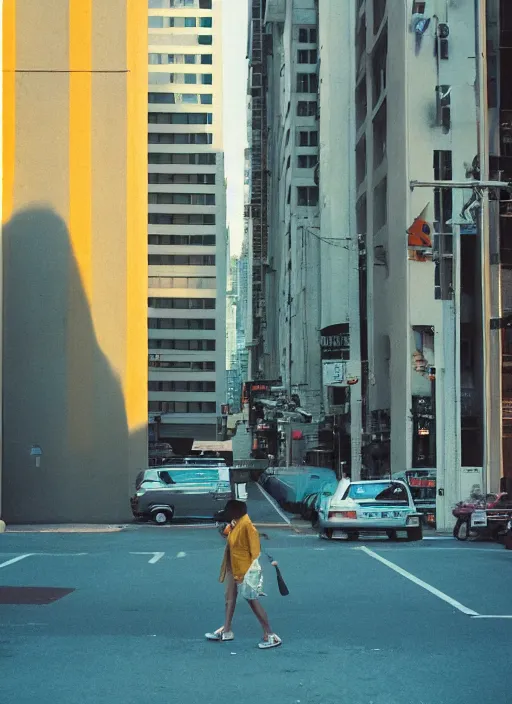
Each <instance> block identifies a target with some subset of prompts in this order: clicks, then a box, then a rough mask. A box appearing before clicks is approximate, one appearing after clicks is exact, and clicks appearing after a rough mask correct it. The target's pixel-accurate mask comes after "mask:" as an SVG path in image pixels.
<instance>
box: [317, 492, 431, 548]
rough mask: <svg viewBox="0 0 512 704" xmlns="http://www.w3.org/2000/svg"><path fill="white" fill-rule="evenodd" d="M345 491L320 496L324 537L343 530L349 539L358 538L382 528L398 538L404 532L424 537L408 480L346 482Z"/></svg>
mask: <svg viewBox="0 0 512 704" xmlns="http://www.w3.org/2000/svg"><path fill="white" fill-rule="evenodd" d="M340 488H341V487H340ZM342 491H343V493H341V492H340V491H336V492H335V493H334V495H332V496H328V495H324V496H322V497H321V498H320V500H319V503H318V507H317V511H318V519H317V525H318V528H319V531H320V536H321V537H324V538H328V539H331V538H333V537H334V536H335V535H336V534H337V533H338V534H339V533H344V534H346V535H347V537H348V539H349V540H357V539H358V538H359V535H360V534H361V533H375V532H382V533H386V534H387V536H388V537H389V538H390V539H396V538H397V536H398V533H400V532H404V533H405V534H406V536H407V538H408V539H409V540H421V539H422V538H423V529H422V524H421V514H420V513H418V511H417V509H416V507H415V505H414V501H413V498H412V494H411V491H410V489H409V487H408V486H407V484H406V483H405V482H403V481H393V480H389V479H382V480H378V481H360V482H346V483H345V486H344V487H343V488H342Z"/></svg>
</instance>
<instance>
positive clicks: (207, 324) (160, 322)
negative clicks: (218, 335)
mask: <svg viewBox="0 0 512 704" xmlns="http://www.w3.org/2000/svg"><path fill="white" fill-rule="evenodd" d="M148 328H149V329H150V330H215V319H214V318H149V319H148Z"/></svg>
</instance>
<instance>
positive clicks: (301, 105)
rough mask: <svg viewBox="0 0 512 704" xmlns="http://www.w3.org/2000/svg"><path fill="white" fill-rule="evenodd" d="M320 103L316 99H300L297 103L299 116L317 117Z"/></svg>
mask: <svg viewBox="0 0 512 704" xmlns="http://www.w3.org/2000/svg"><path fill="white" fill-rule="evenodd" d="M317 111H318V103H317V102H316V100H299V102H298V103H297V116H298V117H316V114H317Z"/></svg>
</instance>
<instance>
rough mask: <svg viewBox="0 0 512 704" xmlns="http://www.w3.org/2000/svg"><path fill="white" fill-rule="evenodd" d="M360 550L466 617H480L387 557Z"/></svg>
mask: <svg viewBox="0 0 512 704" xmlns="http://www.w3.org/2000/svg"><path fill="white" fill-rule="evenodd" d="M359 550H361V552H364V553H365V554H366V555H368V556H369V557H372V558H373V559H374V560H378V561H379V562H381V563H382V564H383V565H386V567H389V569H391V570H393V571H394V572H396V573H397V574H400V575H402V577H405V578H406V579H408V580H409V581H410V582H413V584H416V585H417V586H418V587H421V588H422V589H425V590H426V591H427V592H430V593H431V594H433V595H434V596H437V598H438V599H441V600H442V601H445V602H446V603H447V604H450V606H453V608H454V609H457V610H458V611H461V612H462V613H463V614H465V615H466V616H478V615H479V614H478V613H477V612H476V611H473V609H469V608H468V607H467V606H464V604H461V603H460V601H457V600H456V599H452V597H451V596H448V594H445V593H444V592H441V591H439V589H436V588H435V587H433V586H432V585H431V584H428V583H427V582H424V581H423V580H422V579H419V578H418V577H415V576H414V575H413V574H411V573H410V572H407V570H404V569H402V567H399V566H398V565H395V563H394V562H391V561H390V560H386V558H385V557H382V556H381V555H378V554H377V553H376V552H374V551H373V550H370V549H369V548H367V547H364V546H363V547H361V548H359Z"/></svg>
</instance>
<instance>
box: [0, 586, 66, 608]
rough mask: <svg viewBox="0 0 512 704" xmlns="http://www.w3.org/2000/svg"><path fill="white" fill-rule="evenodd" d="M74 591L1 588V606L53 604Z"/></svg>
mask: <svg viewBox="0 0 512 704" xmlns="http://www.w3.org/2000/svg"><path fill="white" fill-rule="evenodd" d="M74 591H75V590H74V589H65V588H64V587H0V604H35V605H44V604H52V603H53V602H54V601H58V600H59V599H62V597H64V596H67V595H68V594H71V592H74Z"/></svg>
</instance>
